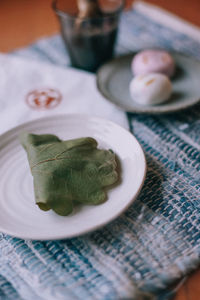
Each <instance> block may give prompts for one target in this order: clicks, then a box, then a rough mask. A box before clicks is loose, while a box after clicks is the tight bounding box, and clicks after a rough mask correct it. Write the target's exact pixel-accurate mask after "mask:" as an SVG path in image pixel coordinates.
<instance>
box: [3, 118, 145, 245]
mask: <svg viewBox="0 0 200 300" xmlns="http://www.w3.org/2000/svg"><path fill="white" fill-rule="evenodd" d="M23 131H26V132H31V133H36V134H43V133H51V134H56V135H57V136H59V137H60V138H61V139H72V138H78V137H84V136H85V137H86V136H91V137H93V138H95V139H96V140H97V141H98V143H99V147H100V148H101V147H103V148H105V149H109V148H111V149H112V150H113V151H114V152H115V153H116V154H117V156H118V158H119V161H120V165H121V183H120V184H118V185H116V186H114V187H113V188H112V189H109V191H108V200H107V201H106V202H105V203H103V204H101V205H98V206H82V207H79V208H77V209H75V210H74V212H73V214H71V215H70V216H66V217H62V216H59V215H57V214H55V213H54V212H53V211H48V212H44V211H42V210H40V209H39V208H38V206H37V205H36V204H35V200H34V193H33V179H32V175H31V173H30V170H29V165H28V160H27V157H26V153H25V151H24V149H23V148H22V146H21V145H20V143H19V140H18V135H19V133H20V132H23ZM145 171H146V163H145V157H144V154H143V151H142V148H141V146H140V145H139V143H138V141H137V140H136V138H135V137H134V136H133V135H132V134H131V133H129V132H128V131H127V130H125V129H123V128H122V127H120V126H118V125H116V124H115V123H112V122H110V121H108V120H104V119H100V118H96V117H90V116H85V115H72V114H71V115H65V116H64V115H63V116H54V117H49V118H43V119H39V120H36V121H32V122H29V123H26V124H23V125H21V126H18V127H16V128H14V129H12V130H10V131H8V132H6V133H5V134H3V135H2V136H0V178H1V180H0V231H2V232H4V233H7V234H10V235H12V236H16V237H20V238H24V239H37V240H50V239H63V238H70V237H75V236H78V235H81V234H84V233H87V232H90V231H92V230H94V229H97V228H99V227H101V226H102V225H105V224H107V223H108V222H110V221H111V220H113V219H114V218H116V217H117V216H119V215H120V214H121V213H122V212H123V211H124V210H125V209H127V208H128V206H129V205H130V204H131V203H132V202H133V200H134V199H135V198H136V196H137V195H138V193H139V191H140V189H141V187H142V185H143V182H144V178H145Z"/></svg>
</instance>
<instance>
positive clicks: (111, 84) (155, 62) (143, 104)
mask: <svg viewBox="0 0 200 300" xmlns="http://www.w3.org/2000/svg"><path fill="white" fill-rule="evenodd" d="M198 74H200V61H198V60H197V59H195V58H192V57H189V56H186V55H185V54H181V53H177V52H170V53H169V52H167V51H165V50H162V49H151V50H141V51H139V52H137V53H131V54H128V55H125V56H120V57H118V58H115V59H113V60H111V61H109V62H107V63H106V64H104V65H103V66H102V67H101V68H100V69H99V70H98V72H97V86H98V89H99V91H100V92H101V93H102V94H103V95H104V97H106V98H107V99H108V100H109V101H111V102H112V103H114V104H115V105H117V106H119V107H121V108H122V109H123V110H125V111H128V112H135V113H150V114H154V113H156V114H157V113H169V112H176V111H179V110H182V109H186V108H188V107H190V106H192V105H194V104H197V103H198V102H199V101H200V86H199V79H198V77H199V75H198Z"/></svg>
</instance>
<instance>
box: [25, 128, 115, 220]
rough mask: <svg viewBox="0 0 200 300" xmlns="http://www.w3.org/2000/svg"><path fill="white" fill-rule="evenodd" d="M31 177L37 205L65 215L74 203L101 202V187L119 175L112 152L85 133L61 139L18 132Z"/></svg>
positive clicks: (69, 211)
mask: <svg viewBox="0 0 200 300" xmlns="http://www.w3.org/2000/svg"><path fill="white" fill-rule="evenodd" d="M20 141H21V144H22V146H23V147H24V149H25V150H26V152H27V155H28V160H29V165H30V169H31V173H32V175H33V179H34V192H35V199H36V203H37V205H38V206H39V207H40V209H42V210H49V209H52V210H54V211H55V212H56V213H57V214H59V215H62V216H66V215H68V214H70V213H71V212H72V211H73V207H74V204H75V203H83V204H100V203H102V202H104V201H105V200H106V193H105V191H104V190H103V187H106V186H108V185H111V184H113V183H114V182H116V181H117V179H118V174H117V172H116V167H117V164H116V160H115V154H114V153H113V152H112V151H111V150H100V149H97V142H96V140H95V139H93V138H90V137H86V138H79V139H74V140H68V141H61V140H60V139H59V138H58V137H57V136H55V135H50V134H43V135H35V134H28V133H24V134H21V136H20Z"/></svg>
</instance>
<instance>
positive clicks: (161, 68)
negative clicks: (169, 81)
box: [131, 50, 175, 77]
mask: <svg viewBox="0 0 200 300" xmlns="http://www.w3.org/2000/svg"><path fill="white" fill-rule="evenodd" d="M131 69H132V72H133V74H134V75H143V74H149V73H162V74H165V75H166V76H169V77H171V76H172V75H173V74H174V71H175V63H174V59H173V58H172V56H171V55H170V54H169V53H168V52H167V51H164V50H144V51H141V52H139V53H138V54H136V55H135V56H134V58H133V60H132V63H131Z"/></svg>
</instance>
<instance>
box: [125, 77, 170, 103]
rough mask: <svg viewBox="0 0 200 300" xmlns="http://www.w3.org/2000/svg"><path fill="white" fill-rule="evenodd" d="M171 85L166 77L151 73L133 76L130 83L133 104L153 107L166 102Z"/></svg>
mask: <svg viewBox="0 0 200 300" xmlns="http://www.w3.org/2000/svg"><path fill="white" fill-rule="evenodd" d="M171 92H172V84H171V82H170V80H169V78H168V77H167V76H166V75H163V74H159V73H151V74H146V75H138V76H135V77H134V78H133V79H132V81H131V82H130V94H131V98H132V99H133V101H134V102H137V103H139V104H141V105H154V104H159V103H163V102H165V101H167V100H168V99H169V97H170V95H171Z"/></svg>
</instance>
